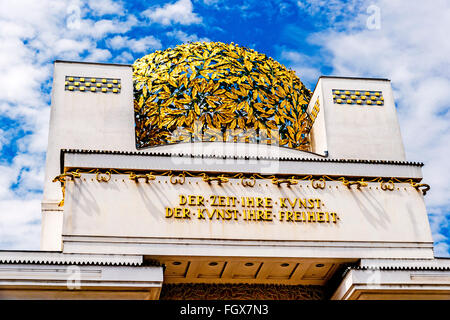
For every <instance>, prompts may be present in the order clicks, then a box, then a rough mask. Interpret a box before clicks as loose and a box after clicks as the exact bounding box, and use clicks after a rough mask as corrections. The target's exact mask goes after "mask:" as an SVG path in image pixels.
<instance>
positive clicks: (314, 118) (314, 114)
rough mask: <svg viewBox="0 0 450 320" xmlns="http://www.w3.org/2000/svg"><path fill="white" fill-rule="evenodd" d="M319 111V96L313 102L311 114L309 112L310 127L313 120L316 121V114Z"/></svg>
mask: <svg viewBox="0 0 450 320" xmlns="http://www.w3.org/2000/svg"><path fill="white" fill-rule="evenodd" d="M319 111H320V102H319V98H317V99H316V102H315V103H314V107H313V108H312V110H311V114H310V116H309V117H310V119H311V127H312V125H313V124H314V121H316V118H317V114H318V113H319Z"/></svg>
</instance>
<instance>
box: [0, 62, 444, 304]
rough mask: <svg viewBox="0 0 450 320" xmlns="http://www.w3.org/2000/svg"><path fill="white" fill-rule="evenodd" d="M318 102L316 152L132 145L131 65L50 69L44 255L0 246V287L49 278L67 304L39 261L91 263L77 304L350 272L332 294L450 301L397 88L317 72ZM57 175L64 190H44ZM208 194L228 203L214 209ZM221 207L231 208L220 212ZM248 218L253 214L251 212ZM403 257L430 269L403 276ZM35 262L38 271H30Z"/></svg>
mask: <svg viewBox="0 0 450 320" xmlns="http://www.w3.org/2000/svg"><path fill="white" fill-rule="evenodd" d="M67 77H83V78H86V79H91V78H95V79H97V81H96V82H95V83H98V82H100V81H101V80H102V79H109V80H105V81H104V83H110V81H112V80H111V79H117V81H116V82H115V85H116V86H117V83H119V84H120V85H121V87H119V88H120V91H119V92H114V93H113V92H109V91H108V92H102V91H100V90H97V91H96V92H92V91H87V92H82V91H77V90H71V89H68V88H67V85H66V84H65V79H67ZM77 79H78V78H77ZM93 83H94V82H93ZM101 86H102V85H100V86H98V88H102V87H101ZM105 91H106V90H105ZM336 92H339V93H340V94H337V93H336ZM366 92H367V95H365V93H366ZM353 95H355V98H354V99H353V98H352V99H353V100H352V101H350V100H351V98H348V97H351V96H353ZM341 96H342V97H341ZM344 96H345V97H347V98H348V99H344V98H343V97H344ZM361 97H363V98H361ZM338 99H339V101H338ZM347 100H349V102H348V103H347ZM368 100H370V103H368V102H367V101H368ZM356 101H359V102H356ZM314 108H316V109H315V111H314V113H315V114H316V117H315V122H314V126H313V129H312V131H311V152H305V151H297V150H293V149H287V148H279V147H277V146H270V145H252V144H244V143H219V142H211V143H206V142H205V143H182V144H175V145H166V146H159V147H152V148H147V149H144V150H137V149H136V146H135V132H134V109H133V86H132V68H131V66H129V65H109V64H94V63H75V62H63V61H56V62H55V71H54V82H53V91H52V109H51V119H50V133H49V144H48V152H47V161H46V175H45V185H44V197H43V201H42V239H41V248H42V250H45V251H46V252H39V253H26V252H25V253H16V254H15V256H14V254H13V253H11V252H3V253H1V254H0V260H1V261H3V262H4V263H8V265H9V269H8V268H3V265H1V267H2V268H3V269H1V268H0V290H3V289H5V288H9V289H8V290H9V291H8V290H6V291H5V292H9V293H7V294H6V295H5V297H27V292H29V291H23V290H26V288H28V289H29V288H31V287H35V288H40V286H44V284H45V282H46V281H47V282H48V281H50V282H52V283H55V286H56V287H58V290H59V291H58V292H59V293H61V295H60V296H59V297H73V296H74V295H73V292H76V291H73V290H72V291H70V292H69V291H67V290H63V289H62V280H61V279H60V280H58V279H57V278H58V277H57V275H58V274H61V271H58V270H56V269H55V268H53V269H52V268H50V267H47V265H45V266H43V265H42V262H43V261H46V263H47V264H50V265H52V264H55V263H64V264H66V265H72V264H76V265H80V264H81V263H82V262H81V261H84V263H85V264H84V265H81V266H80V268H81V270H82V274H83V272H85V273H84V274H86V275H87V278H86V280H85V281H84V282H83V281H82V286H81V287H83V288H85V289H86V292H84V291H83V290H81V291H83V294H80V295H79V296H78V297H81V298H83V297H88V296H89V297H93V298H99V297H101V295H100V296H97V293H95V294H94V293H93V292H94V291H96V290H97V291H98V290H99V289H98V288H100V287H101V288H102V290H105V288H107V287H108V286H110V287H111V288H113V289H111V290H112V291H114V292H116V293H117V292H118V291H120V290H122V291H123V290H129V288H130V287H134V288H135V289H133V290H131V291H133V293H132V294H131V295H129V296H125V295H124V296H121V295H117V296H116V297H119V298H120V297H125V298H158V296H159V293H160V289H161V286H163V284H164V283H172V284H181V283H203V284H207V283H234V284H239V283H249V284H285V285H316V286H327V285H328V284H329V283H331V282H330V279H332V278H335V277H337V276H339V275H340V274H342V272H343V270H345V269H346V268H347V272H346V273H345V277H344V278H343V279H342V282H341V284H340V285H339V286H338V287H337V288H336V292H335V294H334V295H333V296H332V298H333V299H366V298H367V299H370V298H373V297H375V298H377V299H379V298H383V297H384V298H388V299H395V298H396V297H400V298H401V297H403V298H405V297H411V298H414V297H424V294H425V295H426V294H428V293H429V292H434V293H433V294H436V297H439V298H447V299H448V298H449V297H450V296H449V291H448V286H449V285H450V282H449V281H450V280H449V271H448V269H449V268H450V262H449V261H447V260H445V259H440V260H436V259H434V255H433V239H432V237H431V231H430V226H429V223H428V217H427V213H426V208H425V205H424V200H423V196H424V194H425V193H426V190H427V188H428V186H427V185H425V184H423V182H422V178H423V177H422V170H421V167H422V164H419V163H411V162H407V161H406V159H405V152H404V148H403V142H402V139H401V134H400V128H399V126H398V121H397V116H396V111H395V102H394V99H393V95H392V89H391V86H390V82H389V81H388V80H385V79H357V78H338V77H321V78H320V79H319V81H318V83H317V85H316V89H315V91H314V93H313V96H312V99H311V102H310V105H309V107H308V110H309V111H310V112H311V111H313V109H314ZM74 172H75V173H74ZM62 173H66V175H67V173H68V175H67V176H65V177H63V176H60V177H62V178H61V180H60V181H61V182H62V183H63V184H64V188H63V189H64V194H63V191H62V190H63V189H62V188H61V186H62V183H60V182H53V180H54V178H55V177H57V176H58V175H60V174H62ZM255 177H257V178H255ZM290 177H291V178H290ZM221 179H222V180H221ZM289 179H291V180H289ZM189 196H190V197H189ZM183 197H184V198H183ZM200 197H202V198H200ZM216 197H217V201H223V203H219V202H217V203H216V204H214V201H216V200H215V199H216ZM232 197H235V199H234V200H233V199H232ZM242 197H244V198H242ZM222 198H223V199H222ZM62 199H64V205H60V202H61V200H62ZM246 199H253V200H246ZM258 199H259V200H258ZM295 199H297V200H295ZM308 200H310V202H307V201H308ZM188 201H190V202H189V203H188ZM208 201H209V202H208ZM246 201H261V202H258V203H259V205H258V204H253V203H252V202H251V203H250V204H249V203H248V202H247V204H245V203H246ZM294 201H295V203H294ZM301 201H305V202H304V203H305V204H306V203H307V204H308V207H307V206H306V205H305V204H303V207H302V205H300V204H301ZM177 208H179V211H177V210H178V209H177ZM188 209H189V210H188ZM214 209H223V210H229V211H228V212H227V213H225V211H222V214H223V216H222V217H221V216H220V215H219V213H220V212H221V211H214ZM183 210H184V211H183ZM205 210H206V211H205ZM248 210H261V212H260V213H258V214H260V215H259V216H258V217H259V218H255V219H252V218H251V217H249V216H247V212H248ZM262 211H264V213H263V212H262ZM182 212H183V214H184V216H183V214H182ZM208 214H210V216H208ZM225 214H228V215H229V216H228V218H229V219H228V218H225ZM255 214H256V213H255ZM202 215H206V217H205V218H204V219H203V217H202ZM247 218H248V219H247ZM2 255H3V256H2ZM32 255H35V257H34V258H33V257H32ZM46 257H47V258H46ZM46 259H47V260H48V261H47V260H46ZM58 259H59V260H58ZM77 259H81V260H77ZM96 259H97V260H96ZM98 259H100V260H98ZM108 259H109V260H108ZM130 259H131V260H130ZM133 259H137V260H133ZM95 261H99V262H97V263H99V266H97V267H91V266H90V265H91V264H94V263H96V262H95ZM130 261H134V262H130ZM149 261H150V262H152V266H147V265H148V263H149ZM109 263H111V264H112V265H113V266H107V264H109ZM129 263H136V265H135V266H133V267H125V266H126V265H127V264H129ZM371 263H375V264H376V265H377V268H378V269H377V270H380V272H379V274H377V276H379V278H377V279H378V280H377V279H376V280H373V277H371V274H370V271H371V270H370V268H368V267H367V266H368V265H371ZM411 263H416V264H417V263H418V264H419V265H418V266H416V267H421V268H423V269H424V270H428V269H429V268H428V267H430V266H429V264H433V266H434V265H435V264H438V265H439V268H437V269H436V270H434V271H430V270H431V269H430V270H428V271H430V272H428V271H427V272H428V273H426V274H425V275H424V273H421V272H418V273H414V274H413V273H405V272H406V271H404V270H406V269H408V268H409V267H411ZM386 264H389V265H390V266H391V267H393V270H389V271H386V270H385V269H383V268H384V267H385V266H386ZM34 265H36V267H35V268H38V269H39V270H40V271H39V272H42V274H45V275H46V276H43V278H41V277H38V278H36V277H35V276H32V275H31V273H27V269H28V268H33V266H34ZM162 266H164V268H165V269H164V270H163V267H162ZM380 266H381V267H380ZM405 266H406V267H405ZM394 267H395V268H394ZM11 268H12V269H11ZM14 268H16V270H15V269H14ZM61 268H62V267H61ZM130 268H133V269H130ZM400 268H403V269H402V270H403V271H399V270H400ZM405 268H406V269H405ZM427 268H428V269H427ZM8 270H9V271H8ZM11 270H15V271H14V272H13V273H11ZM17 270H21V271H20V272H19V273H17V272H18V271H17ZM49 270H52V271H49ZM136 270H139V272H136ZM408 270H409V269H408ZM8 272H10V273H8ZM58 272H59V273H58ZM94 274H95V276H94ZM89 277H91V278H89ZM408 277H409V278H408ZM427 277H428V278H427ZM14 278H20V279H24V280H23V281H24V282H23V286H19V287H17V286H15V285H14V284H13V282H14V281H13V279H14ZM88 278H89V279H88ZM397 278H398V281H400V282H398V283H397V282H395V281H396V279H397ZM436 279H437V280H436ZM58 281H59V282H58ZM370 281H378V282H377V283H376V286H373V285H371V282H370ZM127 282H128V284H127ZM136 283H137V284H136ZM391 283H395V285H392V286H391ZM56 287H55V288H56ZM404 288H407V289H405V290H409V291H402V290H403V289H404ZM21 290H22V291H21ZM377 290H378V291H377ZM424 290H425V291H424ZM44 291H45V290H43V291H42V295H41V296H45V295H46V294H47V296H48V297H50V298H55V297H57V296H58V293H57V292H56V291H51V290H50V291H51V293H49V292H48V290H47V289H46V291H45V292H46V293H44ZM416 291H417V292H420V294H418V295H416V296H414V294H415V292H416ZM55 292H56V293H55ZM62 292H66V293H62ZM88 293H90V294H91V295H87V294H88ZM85 294H86V295H85ZM405 294H406V295H405ZM0 295H1V291H0ZM37 295H38V296H39V294H37ZM112 296H114V293H111V292H110V293H109V294H107V295H105V296H104V297H105V298H108V297H112ZM30 297H31V296H30ZM429 297H432V296H431V295H430V296H429Z"/></svg>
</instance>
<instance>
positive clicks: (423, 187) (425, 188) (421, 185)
mask: <svg viewBox="0 0 450 320" xmlns="http://www.w3.org/2000/svg"><path fill="white" fill-rule="evenodd" d="M411 186H412V187H413V188H415V189H416V190H417V191H422V193H423V195H426V194H427V192H428V191H429V190H430V189H431V187H430V185H429V184H426V183H416V182H412V181H411Z"/></svg>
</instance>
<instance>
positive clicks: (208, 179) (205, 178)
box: [202, 174, 230, 184]
mask: <svg viewBox="0 0 450 320" xmlns="http://www.w3.org/2000/svg"><path fill="white" fill-rule="evenodd" d="M202 180H203V181H205V182H208V183H211V182H213V181H217V183H218V184H222V183H226V182H228V181H230V179H228V178H227V177H225V176H224V175H220V176H217V177H210V176H208V175H207V174H204V175H203V177H202Z"/></svg>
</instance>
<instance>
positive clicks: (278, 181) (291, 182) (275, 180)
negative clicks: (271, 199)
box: [272, 177, 298, 187]
mask: <svg viewBox="0 0 450 320" xmlns="http://www.w3.org/2000/svg"><path fill="white" fill-rule="evenodd" d="M272 183H273V184H276V185H277V186H278V187H279V186H280V185H281V184H283V183H286V184H287V185H288V186H291V185H295V184H297V183H298V181H297V180H295V179H294V178H288V179H278V178H276V177H274V178H272Z"/></svg>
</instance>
